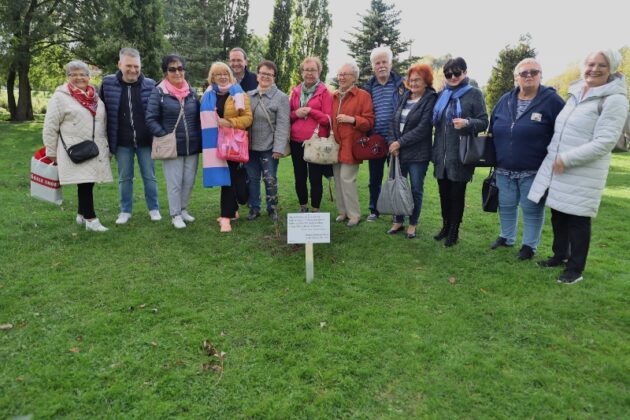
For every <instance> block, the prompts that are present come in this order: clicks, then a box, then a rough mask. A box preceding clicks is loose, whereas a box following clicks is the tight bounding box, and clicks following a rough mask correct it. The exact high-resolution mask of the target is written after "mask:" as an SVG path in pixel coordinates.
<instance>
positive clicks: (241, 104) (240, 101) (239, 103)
mask: <svg viewBox="0 0 630 420" xmlns="http://www.w3.org/2000/svg"><path fill="white" fill-rule="evenodd" d="M215 86H216V88H215V89H214V90H215V91H217V90H218V91H219V93H220V94H226V93H228V92H229V93H230V96H231V97H232V99H234V106H235V107H236V110H237V111H242V110H244V109H245V97H244V96H243V92H242V91H241V92H238V93H236V92H234V90H230V88H231V87H232V86H234V85H233V84H232V83H230V84H228V85H225V86H224V87H221V86H219V85H215ZM208 89H211V86H208Z"/></svg>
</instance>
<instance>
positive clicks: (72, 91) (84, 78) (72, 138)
mask: <svg viewBox="0 0 630 420" xmlns="http://www.w3.org/2000/svg"><path fill="white" fill-rule="evenodd" d="M64 70H65V72H66V76H67V77H68V83H67V84H64V85H61V86H59V87H58V88H57V90H55V93H54V94H53V96H52V98H50V101H48V108H47V110H46V118H45V119H44V132H43V137H44V146H46V156H48V157H49V158H50V159H51V160H53V161H56V162H57V166H58V168H59V182H60V183H61V185H69V184H77V190H78V201H79V209H78V212H77V217H76V222H77V223H78V224H79V225H83V224H85V228H86V229H87V230H91V231H95V232H105V231H106V230H107V228H106V227H105V226H103V225H102V224H101V222H100V221H99V220H98V218H97V217H96V213H95V212H94V198H93V190H94V183H97V182H98V183H100V182H112V180H113V179H112V170H111V167H110V165H109V147H108V145H107V134H106V131H105V130H106V120H105V118H106V114H105V105H104V104H103V102H102V101H101V100H100V99H99V97H98V94H97V93H96V90H95V89H94V88H93V87H92V86H90V85H89V83H90V70H89V68H88V66H87V65H86V64H85V63H84V62H82V61H78V60H76V61H71V62H69V63H68V64H66V66H65V67H64ZM62 136H63V141H64V142H65V144H66V147H70V146H72V145H74V144H77V143H80V142H82V141H84V140H94V141H95V142H96V145H97V146H98V151H99V153H98V156H96V157H94V158H92V159H89V160H87V161H84V162H81V163H73V162H72V161H71V160H70V157H69V156H68V153H67V152H66V150H65V148H64V146H63V143H62V141H61V137H62Z"/></svg>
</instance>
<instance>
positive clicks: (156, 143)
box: [151, 102, 184, 160]
mask: <svg viewBox="0 0 630 420" xmlns="http://www.w3.org/2000/svg"><path fill="white" fill-rule="evenodd" d="M180 105H181V109H180V110H179V116H178V117H177V122H175V127H173V131H172V132H170V133H168V134H167V135H165V136H162V137H157V136H153V144H151V159H154V160H168V159H177V137H176V136H175V131H177V125H178V124H179V121H180V120H181V119H182V115H183V114H184V103H183V102H182V103H181V104H180Z"/></svg>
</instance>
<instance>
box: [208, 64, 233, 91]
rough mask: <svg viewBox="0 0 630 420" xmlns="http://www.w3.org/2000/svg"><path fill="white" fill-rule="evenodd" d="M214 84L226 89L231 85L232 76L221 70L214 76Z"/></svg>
mask: <svg viewBox="0 0 630 420" xmlns="http://www.w3.org/2000/svg"><path fill="white" fill-rule="evenodd" d="M212 83H216V84H217V85H219V87H226V86H228V85H229V84H230V74H229V73H228V72H227V71H226V70H223V69H221V68H219V69H218V70H217V71H216V72H215V73H213V74H212Z"/></svg>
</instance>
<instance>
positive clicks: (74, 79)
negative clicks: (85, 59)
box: [68, 68, 90, 91]
mask: <svg viewBox="0 0 630 420" xmlns="http://www.w3.org/2000/svg"><path fill="white" fill-rule="evenodd" d="M68 82H70V84H71V85H73V86H74V87H76V88H79V89H81V90H82V91H86V90H87V87H88V85H89V84H90V76H88V75H87V73H86V72H85V70H83V69H81V68H79V69H74V70H71V71H70V73H69V74H68Z"/></svg>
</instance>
